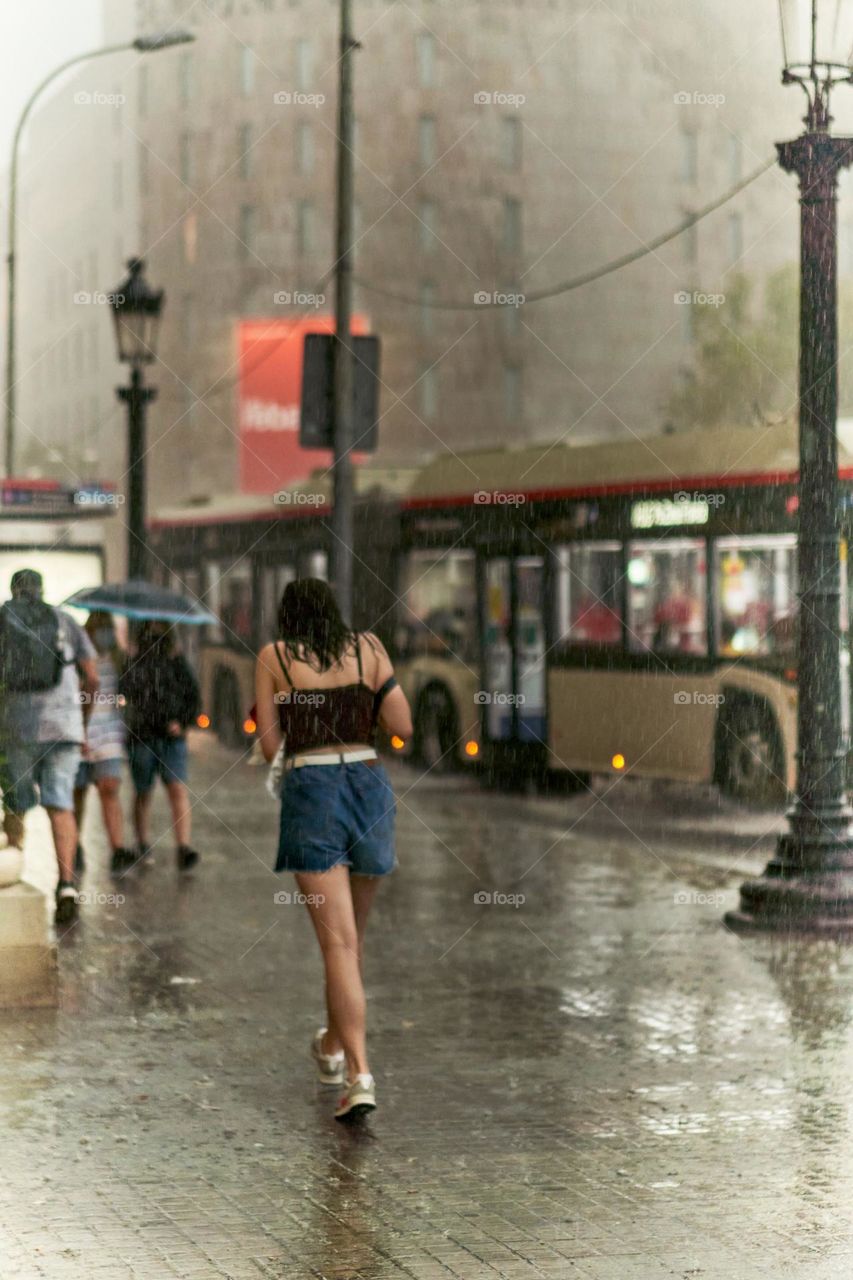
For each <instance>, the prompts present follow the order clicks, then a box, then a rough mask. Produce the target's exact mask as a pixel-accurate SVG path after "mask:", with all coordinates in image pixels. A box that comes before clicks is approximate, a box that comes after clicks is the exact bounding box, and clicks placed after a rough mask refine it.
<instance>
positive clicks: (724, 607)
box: [714, 534, 797, 657]
mask: <svg viewBox="0 0 853 1280" xmlns="http://www.w3.org/2000/svg"><path fill="white" fill-rule="evenodd" d="M796 546H797V540H796V537H795V536H794V535H793V534H792V535H788V536H780V537H769V538H765V537H752V538H749V537H745V538H720V539H718V541H717V543H716V545H715V549H714V567H715V586H714V596H715V605H716V618H715V628H714V630H715V638H716V645H717V652H718V653H720V654H724V655H726V656H727V657H740V656H741V654H754V655H756V656H769V655H772V654H787V653H790V652H792V650H793V648H794V645H795V634H794V627H795V623H796V601H797V552H796Z"/></svg>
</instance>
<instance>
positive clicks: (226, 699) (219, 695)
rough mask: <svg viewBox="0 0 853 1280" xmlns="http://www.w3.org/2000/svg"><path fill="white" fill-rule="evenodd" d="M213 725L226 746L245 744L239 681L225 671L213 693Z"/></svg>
mask: <svg viewBox="0 0 853 1280" xmlns="http://www.w3.org/2000/svg"><path fill="white" fill-rule="evenodd" d="M213 727H214V728H215V730H216V736H217V737H218V739H219V741H220V742H221V743H222V745H223V746H225V747H240V746H242V745H243V734H242V732H241V720H240V695H239V693H238V691H237V681H236V680H235V679H234V677H233V676H232V675H230V674H229V673H227V672H223V673H222V675H220V676H219V677H218V679H217V681H216V684H215V686H214V694H213Z"/></svg>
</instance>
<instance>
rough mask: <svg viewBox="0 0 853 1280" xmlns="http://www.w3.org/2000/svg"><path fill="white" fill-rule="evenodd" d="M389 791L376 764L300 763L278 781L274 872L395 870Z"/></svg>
mask: <svg viewBox="0 0 853 1280" xmlns="http://www.w3.org/2000/svg"><path fill="white" fill-rule="evenodd" d="M396 807H397V806H396V802H395V800H394V792H393V790H392V788H391V783H390V781H389V779H388V774H387V773H386V772H385V770H384V768H383V767H382V765H381V764H378V763H377V764H366V763H365V762H364V761H363V760H359V761H353V762H352V763H351V764H315V765H310V764H309V765H304V766H303V767H302V768H301V769H288V770H287V772H286V773H285V774H284V777H283V779H282V783H281V826H280V829H279V840H278V858H277V860H276V864H275V869H276V871H330V870H331V869H332V867H337V866H345V867H349V869H350V871H352V872H353V873H354V874H355V875H360V876H385V875H388V873H389V872H390V871H393V870H394V867H395V865H396V858H395V855H394V813H395V809H396Z"/></svg>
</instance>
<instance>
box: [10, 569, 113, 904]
mask: <svg viewBox="0 0 853 1280" xmlns="http://www.w3.org/2000/svg"><path fill="white" fill-rule="evenodd" d="M11 589H12V599H11V600H9V601H7V602H6V604H4V605H3V607H2V608H0V687H2V689H3V700H2V702H3V705H2V712H0V737H2V744H3V745H2V751H3V755H4V757H5V764H4V774H5V784H6V790H5V792H4V796H3V807H4V823H3V825H4V830H5V832H6V836H7V839H8V840H9V843H10V844H11V845H14V846H15V847H16V848H21V847H22V846H23V836H24V823H23V819H24V814H25V813H26V812H27V811H28V810H29V809H32V808H34V807H35V806H36V805H37V804H41V805H43V806H44V808H45V809H46V810H47V813H48V817H49V819H50V827H51V831H52V833H53V843H54V848H55V850H56V860H57V863H58V866H59V884H58V887H57V890H56V922H57V924H60V925H64V924H70V923H71V922H72V921H73V920H75V919H76V916H77V911H78V908H79V903H78V898H77V890H76V888H75V886H74V855H75V851H76V848H77V822H76V819H75V817H74V779H75V777H76V775H77V769H78V766H79V764H80V754H81V746H82V743H83V742H84V740H85V727H84V713H85V712H87V711H88V708H89V707H90V706H91V700H92V698H93V697H94V695H95V694H96V693H97V690H98V674H97V666H96V661H95V659H96V654H95V649H94V647H93V645H92V642H91V640H90V639H89V637H88V636H87V635H86V633H85V631H84V630H83V629H82V627H80V626H79V625H78V624H77V623H76V622H75V621H74V619H73V618H71V617H69V616H68V614H66V613H62V612H60V610H59V609H54V608H53V607H52V606H51V605H49V604H46V603H45V601H44V600H43V599H42V592H43V583H42V577H41V574H40V573H37V572H36V571H35V570H34V569H19V570H18V572H17V573H15V574H13V575H12V583H11Z"/></svg>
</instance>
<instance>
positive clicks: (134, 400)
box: [116, 364, 157, 579]
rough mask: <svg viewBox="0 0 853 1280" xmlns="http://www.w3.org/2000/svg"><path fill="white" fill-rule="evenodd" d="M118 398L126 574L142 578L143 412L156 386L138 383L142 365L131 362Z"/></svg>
mask: <svg viewBox="0 0 853 1280" xmlns="http://www.w3.org/2000/svg"><path fill="white" fill-rule="evenodd" d="M116 394H117V395H118V398H119V400H121V401H123V402H124V403H125V404H126V405H127V427H128V431H127V439H128V450H127V453H128V457H127V471H128V502H127V507H128V510H127V576H128V577H129V578H141V579H144V578H145V576H146V573H147V572H148V540H147V538H148V535H147V529H146V510H145V504H146V487H145V486H146V475H145V472H146V452H147V445H146V431H145V427H146V411H147V408H148V405H149V403H150V402H151V401H152V400H153V399H155V397H156V395H157V389H156V387H146V386H144V385H143V382H142V368H141V366H140V365H139V364H134V365H133V368H132V371H131V375H130V386H127V387H118V388H117V389H116Z"/></svg>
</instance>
